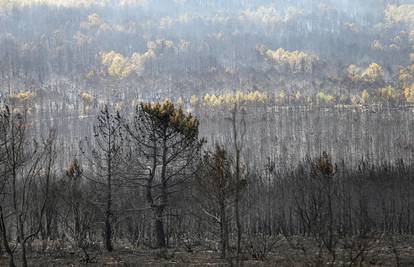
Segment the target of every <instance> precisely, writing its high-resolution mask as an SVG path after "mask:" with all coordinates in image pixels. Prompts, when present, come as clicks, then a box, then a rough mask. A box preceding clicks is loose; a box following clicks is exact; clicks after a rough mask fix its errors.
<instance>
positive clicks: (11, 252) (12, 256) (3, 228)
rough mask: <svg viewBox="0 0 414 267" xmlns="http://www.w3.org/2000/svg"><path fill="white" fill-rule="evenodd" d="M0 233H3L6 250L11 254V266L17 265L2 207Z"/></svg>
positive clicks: (2, 237)
mask: <svg viewBox="0 0 414 267" xmlns="http://www.w3.org/2000/svg"><path fill="white" fill-rule="evenodd" d="M0 233H1V240H2V241H3V246H4V250H5V251H6V253H7V254H8V255H9V266H10V267H16V264H15V263H14V255H13V251H12V249H11V248H10V245H9V242H8V241H7V234H6V225H5V224H4V217H3V210H2V208H1V207H0Z"/></svg>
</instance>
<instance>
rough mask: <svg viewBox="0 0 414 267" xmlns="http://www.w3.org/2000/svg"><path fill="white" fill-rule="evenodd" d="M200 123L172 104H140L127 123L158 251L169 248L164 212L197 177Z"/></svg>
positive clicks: (136, 180)
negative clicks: (195, 172)
mask: <svg viewBox="0 0 414 267" xmlns="http://www.w3.org/2000/svg"><path fill="white" fill-rule="evenodd" d="M198 125H199V122H198V120H197V119H196V118H195V117H193V116H192V115H191V114H185V113H184V111H183V110H182V108H181V107H179V108H176V107H175V106H174V105H173V103H172V102H170V101H165V102H164V103H161V104H160V103H157V104H140V105H139V106H137V108H136V112H135V116H134V118H133V121H132V122H131V123H130V124H128V123H125V128H126V130H127V132H128V133H129V134H130V136H131V139H132V142H133V144H134V147H133V157H134V158H135V160H134V161H133V162H135V163H136V164H135V165H136V166H135V168H132V167H131V170H133V169H135V170H136V169H137V168H136V167H137V166H138V170H136V171H134V173H132V175H133V176H134V175H135V184H136V185H140V186H143V187H144V188H145V196H146V201H147V203H148V205H149V207H150V208H151V210H152V211H153V214H154V217H155V234H156V239H157V247H159V248H165V247H166V235H165V232H164V231H165V230H164V220H163V217H164V212H165V210H166V208H167V207H168V206H170V205H171V195H173V194H176V193H178V192H179V191H180V185H182V184H183V183H184V182H185V181H186V180H187V179H188V178H189V177H191V175H192V174H193V173H194V171H195V170H194V166H195V164H196V163H197V161H198V159H199V152H200V149H201V146H202V144H203V141H200V140H199V138H198Z"/></svg>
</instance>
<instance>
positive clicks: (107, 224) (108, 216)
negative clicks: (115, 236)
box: [105, 178, 114, 252]
mask: <svg viewBox="0 0 414 267" xmlns="http://www.w3.org/2000/svg"><path fill="white" fill-rule="evenodd" d="M109 181H110V178H109V179H108V182H109ZM111 205H112V199H111V184H110V182H109V183H108V192H107V203H106V211H105V247H106V250H107V251H109V252H111V251H113V250H114V248H113V246H112V226H111V215H112V214H111Z"/></svg>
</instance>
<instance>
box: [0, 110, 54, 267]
mask: <svg viewBox="0 0 414 267" xmlns="http://www.w3.org/2000/svg"><path fill="white" fill-rule="evenodd" d="M0 127H1V128H2V130H1V133H2V134H1V138H2V140H1V144H2V148H1V151H2V153H3V164H4V166H5V167H4V168H3V170H4V172H3V174H4V176H3V177H4V178H3V181H4V183H2V191H3V190H4V193H5V196H4V201H2V203H4V204H3V205H2V206H1V208H0V213H1V214H0V218H1V223H0V224H1V232H2V235H3V244H4V246H5V248H6V252H7V253H8V255H9V257H10V262H9V264H10V266H14V265H15V264H14V253H15V251H16V249H17V248H18V244H20V248H21V264H22V266H27V256H26V254H27V252H26V245H27V242H28V241H29V240H31V239H32V238H34V237H35V236H37V235H38V234H39V232H40V231H41V229H42V223H43V216H44V213H45V209H46V205H47V202H48V196H49V186H50V179H51V175H52V167H53V158H54V151H55V148H54V141H55V133H54V132H53V131H51V132H50V134H49V137H48V138H47V139H42V140H41V141H42V142H41V143H40V144H39V143H37V142H36V141H32V140H30V139H29V138H28V136H29V135H28V129H29V127H30V125H29V124H28V123H27V120H26V116H25V114H24V113H23V114H20V113H13V112H11V111H10V109H8V108H7V107H6V109H5V110H4V111H2V113H1V125H0ZM34 199H36V200H37V201H38V204H39V205H37V206H36V205H33V203H32V202H33V200H34ZM30 214H35V216H32V217H33V218H32V219H35V222H32V223H31V225H28V224H29V222H28V220H29V215H30ZM12 219H14V224H15V227H16V231H17V232H16V242H14V243H15V245H14V247H12V245H11V243H12V242H10V240H9V239H8V238H7V234H6V233H7V231H8V229H7V227H6V220H12Z"/></svg>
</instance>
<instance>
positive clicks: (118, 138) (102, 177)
mask: <svg viewBox="0 0 414 267" xmlns="http://www.w3.org/2000/svg"><path fill="white" fill-rule="evenodd" d="M93 134H94V139H93V140H92V143H88V144H89V147H90V156H89V158H88V160H89V161H90V162H91V164H92V166H93V167H92V168H93V170H90V171H91V172H93V175H92V177H89V179H90V180H92V181H94V182H95V183H96V185H97V186H98V187H102V188H103V191H104V196H103V197H100V198H102V199H103V202H104V204H103V206H104V207H103V213H104V230H103V233H104V237H105V247H106V250H107V251H112V250H113V244H112V234H113V229H112V224H113V222H114V220H115V217H114V191H115V189H116V186H117V182H116V180H118V181H119V171H120V166H121V163H122V156H123V145H124V135H123V132H122V127H121V120H120V115H119V113H116V114H112V113H111V112H110V111H109V109H108V106H107V105H105V106H104V107H103V109H102V110H101V111H100V113H99V114H98V116H97V121H96V124H95V125H94V127H93ZM84 175H85V174H84Z"/></svg>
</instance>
